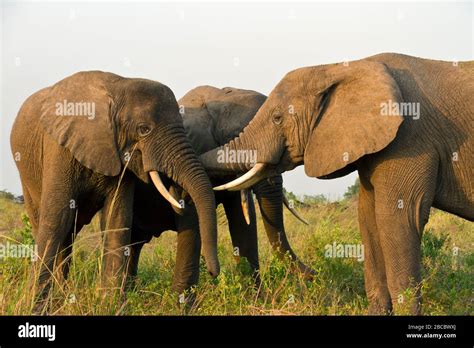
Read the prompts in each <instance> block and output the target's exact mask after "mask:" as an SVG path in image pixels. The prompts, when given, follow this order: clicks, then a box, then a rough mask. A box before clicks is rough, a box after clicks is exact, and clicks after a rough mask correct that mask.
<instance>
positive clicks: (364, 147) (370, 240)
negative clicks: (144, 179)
mask: <svg viewBox="0 0 474 348" xmlns="http://www.w3.org/2000/svg"><path fill="white" fill-rule="evenodd" d="M473 95H474V62H472V61H471V62H459V63H452V62H443V61H434V60H428V59H421V58H415V57H410V56H406V55H401V54H391V53H390V54H380V55H376V56H373V57H370V58H366V59H362V60H359V61H353V62H348V63H347V64H331V65H323V66H315V67H306V68H301V69H297V70H294V71H292V72H290V73H288V74H287V75H286V76H285V77H284V78H283V79H282V80H281V81H280V82H279V83H278V85H277V86H276V87H275V88H274V89H273V91H272V92H271V94H270V96H269V97H268V99H267V101H266V102H265V104H264V105H263V106H262V107H261V108H260V110H259V111H258V113H257V115H256V116H255V118H254V119H253V120H252V121H251V123H250V124H249V125H248V126H247V127H246V128H245V129H244V131H243V133H241V134H240V136H239V137H237V138H235V139H234V140H232V141H230V142H229V143H228V144H226V145H225V146H223V147H221V148H216V149H214V150H212V151H210V152H208V153H206V154H204V155H202V156H201V157H200V158H201V160H202V162H203V164H204V166H205V167H206V169H208V171H209V170H210V171H213V172H225V171H229V170H230V171H232V172H246V171H248V170H250V171H249V172H248V173H246V174H245V175H244V176H243V177H241V178H239V180H238V181H237V182H234V183H230V184H226V185H223V186H221V187H219V188H218V189H233V190H236V189H239V190H240V189H243V188H245V187H248V186H250V185H252V184H253V183H254V182H257V181H259V180H261V179H262V178H264V177H268V176H270V175H274V174H275V173H281V172H283V171H286V170H290V169H292V168H294V167H296V166H298V165H301V164H303V163H304V167H305V172H306V174H307V175H308V176H311V177H317V178H324V179H328V178H334V177H339V176H343V175H346V174H348V173H350V172H352V171H354V170H357V171H358V173H359V177H360V182H361V188H360V195H359V224H360V230H361V234H362V241H363V243H364V246H365V252H366V255H365V288H366V293H367V296H368V299H369V312H370V313H389V312H391V311H392V310H395V311H396V306H397V304H398V303H404V305H407V306H408V307H409V308H411V310H412V312H413V313H420V308H421V306H420V303H421V295H420V282H421V275H420V244H421V236H422V232H423V228H424V226H425V224H426V222H427V220H428V218H429V213H430V208H431V207H432V206H433V207H436V208H439V209H442V210H444V211H447V212H450V213H453V214H456V215H458V216H460V217H462V218H465V219H468V220H470V221H472V220H473V219H474V190H473V180H472V178H473V177H474V173H473V165H472V163H473V162H474V142H473V134H474V129H473V127H474V122H473V121H474V99H473ZM243 149H244V150H245V149H252V150H256V151H257V153H258V158H257V160H256V162H257V164H256V165H254V166H252V164H250V163H228V162H224V163H222V162H220V161H218V160H217V158H218V156H219V152H222V151H237V150H243ZM409 289H411V290H412V291H413V292H414V294H415V296H413V297H412V299H408V298H407V296H405V295H406V293H405V291H406V290H409Z"/></svg>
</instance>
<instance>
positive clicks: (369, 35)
mask: <svg viewBox="0 0 474 348" xmlns="http://www.w3.org/2000/svg"><path fill="white" fill-rule="evenodd" d="M1 6H2V9H1V10H2V16H1V20H2V23H1V31H2V32H1V49H2V52H1V59H2V62H1V83H2V84H1V115H0V120H1V124H0V132H1V133H0V142H1V143H0V166H1V167H0V189H7V190H9V191H10V192H14V193H16V194H19V193H21V186H20V179H19V175H18V172H17V169H16V167H15V165H14V162H13V159H12V155H11V152H10V144H9V136H10V130H11V125H12V123H13V120H14V118H15V116H16V114H17V112H18V110H19V108H20V106H21V104H22V103H23V101H24V100H25V99H26V98H27V97H28V96H29V95H31V94H32V93H34V92H35V91H37V90H38V89H41V88H43V87H45V86H48V85H51V84H53V83H55V82H57V81H58V80H60V79H62V78H64V77H66V76H68V75H71V74H73V73H75V72H77V71H80V70H96V69H98V70H104V71H111V72H114V73H117V74H119V75H123V76H127V77H145V78H149V79H153V80H157V81H160V82H162V83H164V84H166V85H168V86H169V87H170V88H171V89H172V90H173V91H174V93H175V95H176V98H177V99H179V98H180V97H181V96H183V95H184V94H185V93H186V92H187V91H188V90H190V89H192V88H194V87H196V86H198V85H203V84H209V85H213V86H216V87H225V86H232V87H239V88H246V89H254V90H257V91H260V92H262V93H265V94H268V93H269V92H270V91H271V90H272V88H273V86H275V85H276V84H277V83H278V81H279V80H280V79H281V78H282V77H283V75H284V74H285V73H286V72H288V71H289V70H292V69H294V68H297V67H301V66H308V65H318V64H326V63H336V62H341V61H346V60H353V59H359V58H363V57H366V56H370V55H373V54H377V53H381V52H399V53H405V54H410V55H415V56H421V57H425V58H432V59H442V60H449V61H452V60H472V59H474V52H473V17H474V12H473V5H472V3H471V2H423V3H409V2H401V3H387V2H383V3H374V2H351V3H341V2H336V3H334V2H317V3H299V4H294V3H292V2H279V3H271V2H270V3H269V2H266V3H260V4H254V3H202V2H192V3H190V2H187V3H163V2H160V3H150V2H148V3H136V2H117V3H115V2H107V3H90V2H87V3H71V2H67V3H58V2H54V3H53V2H35V3H29V2H28V3H18V2H2V5H1ZM355 177H356V174H354V173H353V174H351V175H349V176H346V177H344V178H341V179H337V180H329V181H328V180H325V181H323V180H316V179H312V178H308V177H306V175H305V174H304V170H303V167H299V168H297V169H295V170H293V171H291V172H287V173H285V176H284V179H285V187H286V188H287V189H288V190H290V191H293V192H295V193H297V194H300V195H302V194H325V195H327V196H329V197H330V198H331V199H335V198H338V197H340V196H342V194H343V193H344V192H345V190H346V188H347V186H349V185H350V184H352V183H353V182H354V180H355Z"/></svg>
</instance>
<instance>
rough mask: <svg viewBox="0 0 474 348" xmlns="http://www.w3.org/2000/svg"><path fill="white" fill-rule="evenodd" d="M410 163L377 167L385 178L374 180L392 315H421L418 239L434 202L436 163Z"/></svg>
mask: <svg viewBox="0 0 474 348" xmlns="http://www.w3.org/2000/svg"><path fill="white" fill-rule="evenodd" d="M413 160H414V161H416V163H408V164H407V163H403V166H400V167H399V168H393V167H391V168H390V172H386V171H383V170H382V169H383V168H380V170H381V171H382V172H384V173H383V174H385V175H377V177H376V179H375V181H374V187H375V212H376V223H377V229H378V232H379V236H380V244H381V246H382V251H383V255H384V261H385V272H386V275H387V283H388V289H389V292H390V296H391V299H392V306H393V308H394V310H395V312H397V311H398V310H397V307H402V308H409V310H410V312H411V313H412V314H420V312H421V292H420V285H421V274H420V273H421V272H420V268H421V238H422V233H423V228H424V226H425V224H426V222H427V221H428V217H429V213H430V208H431V205H432V203H433V199H434V193H435V185H436V177H437V162H435V161H429V160H425V161H424V160H423V158H414V159H413ZM382 167H383V166H382ZM377 169H378V168H377ZM387 173H389V174H387Z"/></svg>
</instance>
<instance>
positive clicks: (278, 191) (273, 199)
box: [255, 176, 315, 280]
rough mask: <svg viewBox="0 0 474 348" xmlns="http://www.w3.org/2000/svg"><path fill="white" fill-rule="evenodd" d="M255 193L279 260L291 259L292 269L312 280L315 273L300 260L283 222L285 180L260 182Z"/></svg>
mask: <svg viewBox="0 0 474 348" xmlns="http://www.w3.org/2000/svg"><path fill="white" fill-rule="evenodd" d="M255 191H256V194H257V199H258V204H259V206H260V212H261V213H262V219H263V224H264V226H265V231H266V233H267V237H268V240H269V241H270V244H271V246H272V248H273V250H274V251H275V252H276V254H277V256H278V258H280V259H284V258H285V257H289V258H290V259H291V261H293V262H292V265H291V267H292V269H293V270H294V271H297V272H300V273H301V274H303V275H304V277H305V278H306V279H308V280H311V279H312V278H313V277H314V275H315V272H314V271H313V270H312V269H311V268H309V267H308V266H306V265H305V264H304V263H303V262H301V261H300V260H299V258H298V256H296V254H295V253H294V251H293V250H292V248H291V246H290V243H289V242H288V238H287V237H286V231H285V225H284V222H283V180H282V178H281V176H276V177H272V178H270V179H267V180H262V181H260V182H259V183H258V184H256V185H255Z"/></svg>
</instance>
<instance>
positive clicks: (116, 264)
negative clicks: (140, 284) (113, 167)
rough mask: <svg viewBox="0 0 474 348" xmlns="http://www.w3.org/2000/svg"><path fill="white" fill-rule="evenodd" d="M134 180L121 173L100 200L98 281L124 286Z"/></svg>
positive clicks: (107, 286) (108, 284) (121, 287)
mask: <svg viewBox="0 0 474 348" xmlns="http://www.w3.org/2000/svg"><path fill="white" fill-rule="evenodd" d="M133 196H134V180H133V178H131V177H130V176H128V175H125V176H124V177H123V179H122V182H121V183H120V185H119V187H118V188H117V189H115V188H114V189H113V190H112V191H111V193H110V194H109V195H108V196H107V198H106V199H105V202H104V207H103V209H102V216H101V229H102V231H103V232H104V241H103V243H104V248H103V264H102V284H103V286H104V287H105V288H119V289H120V290H121V291H123V290H124V288H125V286H126V283H127V270H128V262H129V260H130V242H131V228H132V220H133Z"/></svg>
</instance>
